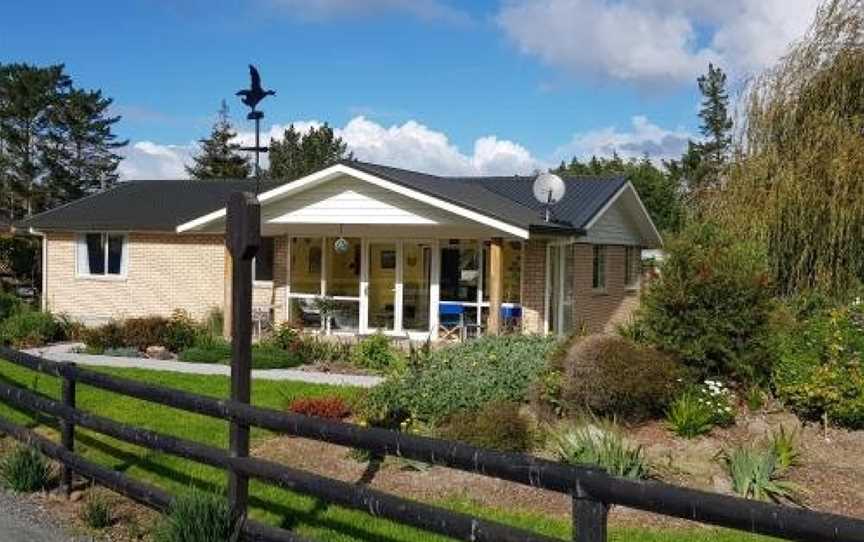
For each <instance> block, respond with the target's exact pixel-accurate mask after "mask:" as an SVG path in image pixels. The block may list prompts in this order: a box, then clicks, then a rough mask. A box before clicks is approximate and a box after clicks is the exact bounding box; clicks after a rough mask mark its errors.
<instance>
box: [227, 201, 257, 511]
mask: <svg viewBox="0 0 864 542" xmlns="http://www.w3.org/2000/svg"><path fill="white" fill-rule="evenodd" d="M227 218H228V220H227V224H226V225H227V231H226V243H227V245H228V250H229V252H230V253H231V263H232V269H231V400H232V401H233V402H237V403H243V404H249V401H250V399H251V380H252V259H253V258H254V257H255V254H256V253H257V252H258V248H259V247H260V246H261V206H260V205H259V203H258V200H257V198H256V197H255V196H254V195H252V194H250V193H248V192H234V193H233V194H231V196H230V198H229V199H228V212H227ZM226 316H227V315H226ZM228 455H229V456H230V457H232V458H233V457H248V456H249V424H248V423H244V422H240V421H239V420H236V419H233V420H232V421H231V428H230V434H229V449H228ZM248 501H249V478H248V477H247V476H246V475H244V474H241V473H239V472H237V471H235V470H234V469H229V471H228V503H229V506H230V508H231V514H232V517H233V518H234V520H235V521H237V522H241V523H242V522H243V521H245V519H246V510H247V505H248ZM238 524H239V523H238Z"/></svg>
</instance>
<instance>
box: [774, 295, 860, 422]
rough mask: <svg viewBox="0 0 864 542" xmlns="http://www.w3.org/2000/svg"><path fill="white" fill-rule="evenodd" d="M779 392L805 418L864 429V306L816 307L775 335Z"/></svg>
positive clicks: (776, 376) (779, 396) (776, 387)
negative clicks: (863, 365) (818, 308)
mask: <svg viewBox="0 0 864 542" xmlns="http://www.w3.org/2000/svg"><path fill="white" fill-rule="evenodd" d="M777 352H778V361H777V365H776V367H775V368H774V374H773V377H772V382H773V384H774V389H775V392H776V394H777V397H778V398H779V399H781V400H782V401H783V402H784V403H785V404H786V405H787V406H788V407H790V408H791V409H792V410H794V411H795V412H796V413H797V414H798V415H800V416H802V417H804V418H807V419H819V418H821V417H823V416H826V417H827V418H828V419H830V420H831V421H833V422H835V423H838V424H840V425H842V426H845V427H848V428H851V429H861V428H864V372H862V370H861V360H862V359H864V305H862V304H861V303H857V302H853V303H851V304H849V305H845V306H839V307H834V308H831V309H824V310H817V311H815V313H814V314H813V315H807V316H805V317H804V320H803V321H802V322H799V323H798V324H796V325H795V326H791V327H790V328H789V329H788V330H787V332H785V333H782V334H780V336H779V337H778V339H777Z"/></svg>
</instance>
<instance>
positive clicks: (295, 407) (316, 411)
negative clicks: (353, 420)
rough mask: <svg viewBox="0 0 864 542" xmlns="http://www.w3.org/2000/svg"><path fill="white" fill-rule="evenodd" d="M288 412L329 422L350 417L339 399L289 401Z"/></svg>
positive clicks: (331, 397) (306, 398) (317, 398)
mask: <svg viewBox="0 0 864 542" xmlns="http://www.w3.org/2000/svg"><path fill="white" fill-rule="evenodd" d="M288 410H290V411H291V412H293V413H295V414H303V415H304V416H316V417H318V418H328V419H331V420H341V419H343V418H347V417H348V416H350V415H351V410H350V409H349V408H348V405H347V404H346V403H345V401H344V400H343V399H342V398H341V397H335V396H324V397H304V398H300V399H295V400H293V401H291V404H290V405H288Z"/></svg>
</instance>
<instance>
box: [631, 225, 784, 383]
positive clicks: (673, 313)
mask: <svg viewBox="0 0 864 542" xmlns="http://www.w3.org/2000/svg"><path fill="white" fill-rule="evenodd" d="M666 252H667V257H666V260H665V261H664V262H663V265H662V267H661V272H660V275H659V277H657V278H656V279H655V280H653V281H650V282H649V283H648V286H647V288H646V289H645V290H644V292H643V296H642V306H641V308H640V309H639V311H638V312H637V315H636V323H635V324H634V325H638V326H639V334H640V336H644V339H645V341H646V342H648V343H650V344H653V345H655V346H657V347H659V348H660V349H662V350H665V351H667V352H670V353H672V354H674V355H676V356H678V357H679V358H680V359H681V360H682V361H683V362H684V363H685V364H686V365H688V366H690V367H692V368H694V369H695V370H696V371H697V373H698V376H699V377H701V378H705V377H708V376H712V375H722V376H734V377H736V378H738V379H740V380H745V381H749V382H762V381H765V380H766V379H767V378H768V376H769V375H770V374H771V362H772V361H773V357H772V355H771V354H770V352H769V351H768V345H767V340H768V336H769V316H770V313H771V310H772V307H773V302H772V284H771V278H770V277H771V274H770V272H769V269H768V266H767V263H766V256H765V254H764V252H763V251H762V250H761V249H760V248H758V247H757V245H755V244H748V243H744V242H741V241H740V240H738V239H736V238H735V237H733V236H732V235H730V234H729V233H727V232H725V231H724V230H722V229H720V228H718V227H716V226H714V225H711V224H695V225H692V226H690V227H689V228H687V229H686V230H685V231H684V232H682V233H681V234H680V235H678V236H677V237H674V238H673V239H671V240H670V241H669V242H668V244H667V245H666Z"/></svg>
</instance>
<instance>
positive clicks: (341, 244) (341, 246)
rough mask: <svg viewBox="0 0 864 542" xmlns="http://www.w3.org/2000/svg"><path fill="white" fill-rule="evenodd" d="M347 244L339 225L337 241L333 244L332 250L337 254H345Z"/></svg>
mask: <svg viewBox="0 0 864 542" xmlns="http://www.w3.org/2000/svg"><path fill="white" fill-rule="evenodd" d="M348 248H349V243H348V240H347V239H345V238H344V237H342V225H341V224H340V225H339V239H336V241H334V242H333V249H334V250H336V252H338V253H339V254H345V253H346V252H348Z"/></svg>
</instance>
